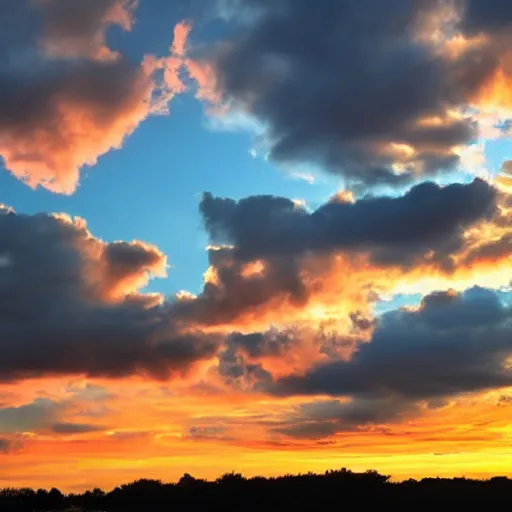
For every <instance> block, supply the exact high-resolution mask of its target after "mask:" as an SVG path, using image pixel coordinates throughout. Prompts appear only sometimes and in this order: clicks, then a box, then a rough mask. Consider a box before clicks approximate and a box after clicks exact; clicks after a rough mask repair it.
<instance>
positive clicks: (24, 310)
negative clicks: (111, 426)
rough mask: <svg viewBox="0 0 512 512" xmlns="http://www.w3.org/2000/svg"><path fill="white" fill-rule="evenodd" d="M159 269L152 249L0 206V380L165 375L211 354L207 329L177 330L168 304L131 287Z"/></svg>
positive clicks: (161, 263)
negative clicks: (106, 240) (108, 241)
mask: <svg viewBox="0 0 512 512" xmlns="http://www.w3.org/2000/svg"><path fill="white" fill-rule="evenodd" d="M164 267H165V257H164V256H163V254H162V253H160V252H159V251H158V250H157V249H156V248H155V247H153V246H149V245H145V244H142V243H140V242H132V243H130V244H120V243H115V244H105V243H104V242H102V241H100V240H98V239H96V238H94V237H93V236H92V235H91V234H90V233H89V231H88V230H87V229H86V227H85V225H84V224H83V222H81V221H76V222H72V221H71V220H70V219H67V218H65V217H59V216H51V215H35V216H25V215H18V214H15V213H12V212H9V210H7V209H4V210H3V211H2V210H0V350H1V352H2V357H1V358H0V380H10V379H17V378H26V377H37V376H41V375H46V374H85V375H90V376H106V377H121V376H126V375H131V374H135V373H142V374H150V375H152V376H154V377H157V378H168V377H169V376H171V375H173V374H179V373H183V372H186V371H187V370H188V369H189V368H190V366H191V365H192V364H193V363H194V362H195V361H197V360H200V359H204V358H209V357H212V356H213V355H214V354H215V352H216V350H217V345H218V342H219V340H218V338H217V337H216V336H213V335H206V334H202V333H197V334H196V333H194V332H188V333H185V334H181V333H180V332H179V331H178V330H177V328H176V326H175V325H174V323H173V322H172V321H171V318H170V314H169V307H170V305H169V304H166V303H164V304H160V303H157V302H155V297H153V296H151V295H144V294H139V293H138V291H137V290H138V288H139V286H141V285H143V284H144V283H145V281H146V279H147V278H146V275H147V274H148V273H151V272H155V273H159V272H162V271H163V269H164Z"/></svg>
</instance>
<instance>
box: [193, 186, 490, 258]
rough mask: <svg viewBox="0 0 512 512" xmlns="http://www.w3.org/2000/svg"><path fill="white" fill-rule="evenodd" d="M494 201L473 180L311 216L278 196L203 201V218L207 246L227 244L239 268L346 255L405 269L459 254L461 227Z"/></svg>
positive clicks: (328, 207)
mask: <svg viewBox="0 0 512 512" xmlns="http://www.w3.org/2000/svg"><path fill="white" fill-rule="evenodd" d="M496 196H497V194H496V191H495V190H494V189H493V187H492V186H490V185H489V184H488V183H487V182H484V181H482V180H479V179H477V180H475V181H473V182H472V183H471V184H468V185H462V184H452V185H449V186H446V187H440V186H438V185H435V184H433V183H422V184H420V185H417V186H415V187H413V188H412V189H411V190H410V191H408V192H407V193H406V194H405V195H403V196H399V197H365V198H362V199H360V200H358V201H356V202H345V201H338V200H336V199H335V200H333V201H331V202H329V203H327V204H324V205H322V206H321V207H319V208H318V209H317V210H315V211H314V212H311V213H310V212H308V211H307V209H306V208H304V207H303V206H301V205H298V204H297V203H295V202H294V201H291V200H289V199H286V198H281V197H272V196H254V197H248V198H245V199H242V200H240V201H238V202H236V201H233V200H231V199H221V198H214V197H213V196H212V195H210V194H205V196H204V197H203V200H202V202H201V211H202V214H203V217H204V223H205V226H206V229H207V231H208V233H209V235H210V240H211V243H213V244H222V243H224V244H232V245H233V246H234V247H235V251H234V253H235V255H236V257H238V258H240V259H241V260H243V261H244V260H245V261H251V260H255V259H258V258H263V259H264V258H268V257H273V256H280V255H295V256H299V255H302V254H306V253H308V252H315V253H322V252H324V253H329V252H332V251H335V250H345V251H359V252H362V251H369V252H371V254H372V259H373V260H374V261H375V262H378V263H384V264H385V263H390V264H398V265H404V266H407V265H410V264H411V262H412V261H414V259H420V260H423V259H424V255H425V254H426V253H428V252H432V253H433V254H434V256H433V258H434V259H435V258H437V259H439V260H441V259H442V258H443V257H444V256H446V255H447V254H450V253H453V252H454V251H455V250H457V249H460V247H461V245H462V235H463V233H464V230H465V228H468V227H469V226H471V225H472V224H475V223H477V222H479V221H481V220H484V219H486V218H490V217H491V216H492V215H493V214H494V213H495V211H496Z"/></svg>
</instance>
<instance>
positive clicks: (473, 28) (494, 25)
mask: <svg viewBox="0 0 512 512" xmlns="http://www.w3.org/2000/svg"><path fill="white" fill-rule="evenodd" d="M511 24H512V4H511V3H510V2H509V1H508V0H466V3H465V7H464V16H463V18H462V28H463V30H464V31H465V32H468V33H473V34H474V33H481V32H484V33H499V32H501V31H502V30H506V29H509V28H510V25H511Z"/></svg>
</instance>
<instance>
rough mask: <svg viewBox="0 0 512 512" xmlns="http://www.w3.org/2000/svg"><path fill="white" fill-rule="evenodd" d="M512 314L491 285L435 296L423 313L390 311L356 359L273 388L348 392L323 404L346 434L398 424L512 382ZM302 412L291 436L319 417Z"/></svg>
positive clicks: (327, 418) (426, 300) (424, 304)
mask: <svg viewBox="0 0 512 512" xmlns="http://www.w3.org/2000/svg"><path fill="white" fill-rule="evenodd" d="M511 319H512V311H511V310H510V308H508V307H506V306H504V305H503V304H502V303H501V302H500V300H499V298H498V296H497V294H496V293H495V292H493V291H490V290H486V289H481V288H473V289H471V290H468V291H466V292H464V293H463V294H458V293H456V292H438V293H435V294H431V295H429V296H426V297H425V298H424V299H423V301H422V303H421V306H420V307H419V308H418V309H417V310H397V311H393V312H390V313H386V314H384V315H383V316H382V317H381V318H380V319H379V320H378V325H377V328H376V329H375V331H374V333H373V335H372V338H371V340H370V341H369V342H368V343H364V344H361V345H360V346H359V348H358V349H357V350H356V352H355V353H354V354H353V356H352V358H351V359H350V360H348V361H334V362H328V363H325V364H319V365H316V366H315V367H313V368H312V369H310V370H309V371H306V372H305V373H303V374H297V375H291V376H288V377H284V378H282V379H279V380H278V381H277V382H275V383H274V384H273V385H272V386H271V388H272V389H273V391H274V392H275V393H277V394H280V395H281V394H282V395H331V396H334V397H344V398H345V400H346V401H345V402H338V401H334V402H329V403H328V406H327V412H326V411H325V409H321V410H322V411H323V413H324V414H323V416H324V417H322V418H321V421H322V422H325V421H327V422H332V421H334V420H335V421H336V422H337V424H336V425H335V427H333V428H334V429H337V430H338V431H339V430H343V429H346V428H353V427H355V426H361V425H369V424H383V423H388V422H393V421H397V420H398V419H401V418H402V417H403V416H406V415H407V414H410V413H411V412H418V407H419V405H420V404H421V403H422V402H427V403H431V404H433V405H435V404H438V403H443V401H444V400H446V399H449V398H451V397H454V396H460V395H461V394H464V393H473V392H480V391H484V390H492V389H499V388H504V387H508V386H511V385H512V371H511V369H510V366H509V364H508V363H507V360H508V358H509V357H510V355H511V354H512V344H511V342H510V340H511V331H510V329H511V325H512V324H511ZM311 407H316V406H311ZM299 412H300V413H301V414H300V415H299V416H304V417H303V418H302V420H301V421H299V422H298V423H299V424H298V426H297V425H292V426H291V430H290V432H289V433H290V434H293V433H295V434H297V433H298V432H299V431H300V429H301V426H302V422H305V423H306V425H308V424H309V422H310V421H312V419H315V418H311V416H314V417H316V416H318V414H317V412H318V410H317V409H313V413H312V412H311V409H310V406H308V407H306V408H305V410H302V411H299ZM317 419H318V418H317ZM295 423H297V420H295ZM308 428H309V427H308ZM322 428H323V427H322ZM296 429H299V430H298V431H296Z"/></svg>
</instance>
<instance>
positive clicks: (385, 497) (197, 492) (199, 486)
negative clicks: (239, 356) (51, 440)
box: [0, 469, 512, 512]
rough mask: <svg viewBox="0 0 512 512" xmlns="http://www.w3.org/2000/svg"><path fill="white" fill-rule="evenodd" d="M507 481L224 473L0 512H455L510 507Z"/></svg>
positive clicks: (28, 494) (44, 498)
mask: <svg viewBox="0 0 512 512" xmlns="http://www.w3.org/2000/svg"><path fill="white" fill-rule="evenodd" d="M511 498H512V480H510V479H508V478H507V477H494V478H491V479H489V480H471V479H467V478H454V479H444V478H424V479H422V480H419V481H417V480H407V481H405V482H400V483H392V482H390V479H389V477H388V476H385V475H381V474H379V473H378V472H376V471H366V472H364V473H355V472H352V471H349V470H347V469H342V470H339V471H327V472H326V473H324V474H314V473H307V474H301V475H285V476H281V477H276V478H263V477H255V478H244V477H243V476H242V475H240V474H237V473H229V474H225V475H223V476H222V477H220V478H218V479H217V480H215V481H213V482H210V481H206V480H201V479H196V478H193V477H192V476H190V475H188V474H185V475H184V476H183V477H182V478H181V479H180V481H179V482H178V483H162V482H161V481H159V480H148V479H141V480H137V481H135V482H132V483H130V484H126V485H121V486H119V487H116V488H115V489H113V490H112V491H110V492H104V491H102V490H101V489H94V490H93V491H86V492H84V493H83V494H68V495H64V494H62V493H61V492H60V491H59V490H58V489H51V490H50V491H47V490H43V489H39V490H37V491H34V490H32V489H3V490H1V491H0V511H1V512H33V511H48V510H76V511H79V510H80V511H82V510H83V511H107V512H132V511H133V512H164V511H181V510H187V511H195V510H198V511H223V512H224V511H241V512H245V511H263V512H269V511H295V510H314V511H318V512H321V511H324V510H329V511H330V510H347V511H351V512H352V511H354V510H372V509H373V508H374V507H379V508H380V509H383V508H385V509H386V510H387V509H389V507H391V508H390V510H408V511H410V510H415V511H417V510H436V511H437V510H451V511H454V510H462V507H471V509H473V508H475V507H477V508H484V507H485V508H487V509H489V508H490V507H499V508H500V509H501V508H503V506H505V505H506V506H507V507H508V506H509V505H510V503H511V502H510V499H511ZM491 509H492V508H491Z"/></svg>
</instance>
